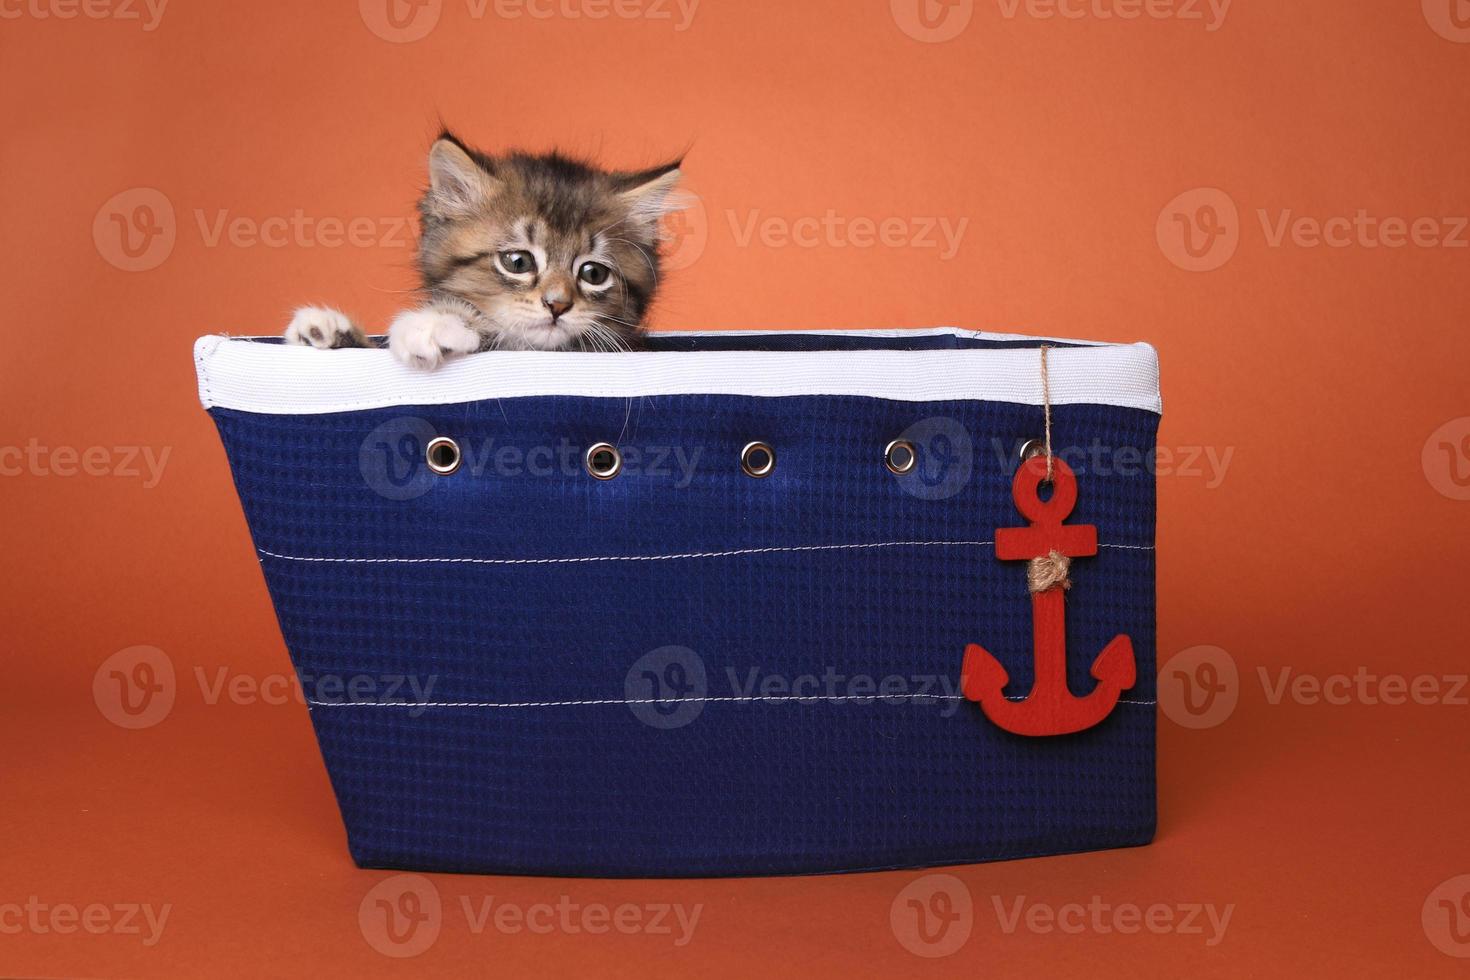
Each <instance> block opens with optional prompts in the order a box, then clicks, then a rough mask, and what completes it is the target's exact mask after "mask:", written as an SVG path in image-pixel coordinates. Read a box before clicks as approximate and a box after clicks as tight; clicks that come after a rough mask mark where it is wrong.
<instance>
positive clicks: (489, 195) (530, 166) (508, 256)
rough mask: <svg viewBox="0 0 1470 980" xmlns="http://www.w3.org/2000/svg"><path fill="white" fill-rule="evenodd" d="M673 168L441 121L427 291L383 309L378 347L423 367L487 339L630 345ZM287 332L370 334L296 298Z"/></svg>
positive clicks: (333, 341) (298, 336) (309, 338)
mask: <svg viewBox="0 0 1470 980" xmlns="http://www.w3.org/2000/svg"><path fill="white" fill-rule="evenodd" d="M678 180H679V162H678V161H674V162H672V163H668V164H664V165H663V166H659V167H654V168H652V169H650V170H642V171H636V172H622V171H606V170H600V169H598V168H596V167H593V166H591V165H590V164H587V163H583V162H580V161H577V160H572V159H569V158H567V157H564V156H561V155H560V154H555V153H552V154H547V155H533V154H528V153H509V154H505V155H502V156H489V155H487V154H484V153H481V152H479V151H478V150H475V149H473V148H471V147H469V146H466V145H465V144H464V143H462V142H460V140H459V139H457V138H456V137H455V136H454V135H453V134H451V133H448V132H445V133H443V134H441V135H440V137H439V138H438V139H437V140H435V142H434V145H433V147H432V148H431V149H430V150H429V188H428V190H426V191H425V192H424V195H423V197H422V198H421V199H420V201H419V221H420V237H419V249H418V268H419V274H420V276H421V278H422V290H423V293H424V296H425V298H426V302H425V303H424V305H422V306H420V307H418V308H417V309H412V310H406V311H404V312H403V313H400V314H399V315H398V316H397V317H396V318H395V319H394V320H393V322H392V324H391V325H390V326H389V327H388V346H389V348H390V349H391V350H392V351H393V352H394V354H396V355H397V356H398V357H399V358H400V359H402V360H403V361H404V362H405V363H407V364H410V365H413V366H414V367H418V368H426V369H427V368H434V367H437V366H438V365H439V364H440V363H441V362H442V361H443V360H444V358H446V357H450V356H453V355H457V354H469V353H473V352H475V351H481V350H490V349H495V348H500V349H510V350H585V351H613V350H630V349H633V348H635V347H636V346H637V345H638V339H639V336H640V334H641V331H642V327H643V323H644V320H645V318H646V316H647V314H648V310H649V307H650V306H651V305H652V303H653V299H654V294H655V293H656V291H657V288H658V281H659V257H658V240H659V221H660V219H661V218H662V217H663V216H664V215H665V214H667V213H668V212H669V211H671V210H674V209H675V207H676V206H677V205H676V203H675V199H674V197H673V191H674V188H675V186H676V184H677V183H678ZM285 339H286V342H287V343H290V344H305V345H309V346H312V347H319V348H339V347H369V346H372V344H371V341H369V340H368V339H367V338H366V337H365V336H364V334H363V332H362V330H361V329H360V328H359V327H358V326H357V325H356V324H355V323H353V322H352V320H351V319H350V318H349V317H347V316H346V315H345V314H343V313H341V312H340V311H338V310H334V309H330V308H327V307H316V306H309V307H302V308H301V309H299V310H297V311H296V314H295V316H294V317H293V318H292V320H291V323H290V325H289V326H288V327H287V328H286V334H285Z"/></svg>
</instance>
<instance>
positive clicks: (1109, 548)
mask: <svg viewBox="0 0 1470 980" xmlns="http://www.w3.org/2000/svg"><path fill="white" fill-rule="evenodd" d="M1043 344H1045V345H1047V346H1049V347H1050V348H1051V349H1050V350H1049V351H1048V353H1047V355H1046V357H1047V359H1048V366H1047V374H1048V381H1049V385H1048V386H1047V387H1048V391H1047V394H1046V396H1045V397H1046V400H1049V402H1050V403H1051V406H1052V416H1053V422H1052V439H1053V445H1054V446H1055V447H1056V449H1057V452H1058V453H1059V454H1060V456H1061V458H1062V459H1064V460H1065V461H1067V462H1069V463H1070V464H1071V466H1072V469H1073V470H1075V471H1076V473H1077V480H1078V486H1079V488H1080V500H1079V502H1078V504H1077V507H1076V510H1075V511H1074V512H1073V514H1072V515H1071V517H1070V519H1069V523H1074V524H1076V523H1081V524H1093V525H1096V527H1097V529H1098V541H1099V549H1098V553H1097V555H1096V557H1090V558H1078V559H1077V560H1075V561H1074V563H1073V565H1072V571H1071V577H1072V581H1073V587H1072V588H1071V590H1070V591H1069V592H1068V593H1066V616H1067V643H1068V645H1069V649H1070V650H1071V653H1070V655H1069V656H1068V661H1067V663H1068V666H1067V672H1068V676H1067V686H1068V687H1069V688H1070V690H1071V691H1073V692H1075V693H1076V694H1078V695H1083V694H1086V693H1087V692H1088V691H1091V690H1092V689H1093V687H1094V686H1096V684H1097V682H1096V681H1094V680H1093V678H1092V677H1091V676H1090V675H1089V665H1090V664H1091V661H1092V658H1093V656H1095V655H1096V654H1097V652H1098V651H1099V650H1102V649H1103V647H1104V646H1105V645H1106V644H1107V643H1108V641H1109V640H1110V639H1111V638H1113V637H1114V636H1115V635H1117V634H1119V633H1126V634H1127V635H1128V636H1130V637H1131V638H1132V641H1133V647H1134V650H1135V652H1136V661H1137V680H1136V683H1135V684H1134V685H1133V686H1132V687H1131V688H1130V689H1129V690H1126V691H1124V692H1123V695H1122V699H1121V701H1120V702H1119V703H1118V704H1117V705H1116V706H1115V707H1114V709H1113V710H1112V712H1111V714H1109V715H1108V716H1107V717H1106V718H1105V719H1104V720H1103V721H1102V722H1101V723H1100V724H1098V725H1096V726H1095V727H1092V728H1089V729H1087V730H1085V731H1081V732H1077V733H1074V734H1070V735H1060V736H1054V737H1042V738H1037V737H1027V736H1021V735H1015V734H1011V733H1010V732H1008V731H1005V730H1003V729H1001V728H1000V727H998V726H997V725H996V724H995V723H993V722H992V721H990V720H989V719H988V718H987V717H986V715H985V713H984V712H983V711H982V710H981V708H980V706H979V705H977V704H975V703H974V702H973V701H970V700H966V699H965V698H964V697H963V695H962V694H961V693H960V664H961V659H962V657H963V655H964V652H965V648H966V645H967V644H970V643H982V644H984V646H985V647H986V649H988V650H989V651H991V652H992V653H993V654H994V655H995V656H996V657H997V658H998V659H999V660H1000V661H1001V662H1002V663H1003V664H1004V667H1005V669H1006V671H1007V673H1008V675H1009V678H1010V686H1009V687H1007V688H1006V695H1007V697H1008V698H1010V699H1012V700H1021V699H1023V698H1025V697H1026V695H1027V693H1028V691H1030V690H1031V685H1032V678H1033V652H1032V651H1033V638H1032V614H1031V606H1030V597H1029V594H1028V592H1027V587H1026V568H1025V565H1024V563H1023V562H1020V563H1018V562H1015V561H1001V560H998V559H997V556H996V553H995V547H994V545H993V541H994V540H995V537H996V534H995V532H996V530H997V529H998V528H1006V527H1016V526H1024V525H1025V524H1026V521H1025V519H1023V518H1022V517H1021V515H1020V514H1019V513H1017V510H1016V506H1015V504H1014V502H1013V501H1012V495H1011V488H1012V487H1011V485H1012V477H1013V475H1014V473H1015V471H1016V468H1017V465H1018V461H1019V452H1018V450H1019V448H1020V447H1021V445H1022V444H1023V443H1025V442H1026V441H1028V440H1032V439H1038V438H1040V437H1041V436H1042V432H1043V428H1044V409H1043V400H1044V396H1043V384H1042V376H1041V363H1042V361H1043V357H1042V352H1041V350H1040V348H1041V347H1042V346H1043ZM651 348H652V349H651V350H649V351H646V352H639V353H632V354H582V353H547V352H492V353H486V354H478V355H473V356H471V357H466V358H462V359H459V360H455V361H452V362H450V363H449V364H447V365H445V366H444V367H443V368H442V369H441V370H439V371H436V372H433V373H422V372H414V371H411V370H410V369H408V368H406V367H403V366H401V365H399V364H398V363H397V362H396V361H395V359H394V358H393V357H392V355H391V354H390V353H389V352H387V351H385V350H338V351H318V350H314V349H311V348H303V347H289V346H285V345H282V344H279V343H275V342H271V341H265V340H259V339H238V338H237V339H231V338H225V337H214V336H212V337H205V338H202V339H200V340H199V341H198V343H197V344H196V346H195V360H196V364H197V367H198V375H199V392H200V398H201V400H202V402H203V404H204V406H205V408H207V409H208V410H209V412H210V414H211V415H212V416H213V418H214V420H215V422H216V423H217V425H218V427H219V432H220V437H221V439H222V441H223V443H224V447H225V451H226V453H227V455H228V457H229V462H230V466H231V469H232V470H233V473H234V479H235V485H236V488H237V489H238V492H239V495H240V501H241V504H242V505H243V508H244V512H245V517H246V520H247V522H248V524H249V527H250V533H251V536H252V537H253V539H254V545H255V549H256V552H257V554H258V556H259V559H260V564H261V568H262V570H263V571H264V573H265V582H266V585H267V587H268V588H269V590H270V595H271V599H272V601H273V602H274V604H275V610H276V615H277V617H278V619H279V621H280V625H281V631H282V633H283V635H284V637H285V641H286V645H287V647H288V648H289V650H290V654H291V658H292V661H293V662H294V665H295V668H296V670H297V673H298V675H299V676H300V678H301V681H302V684H303V687H304V689H305V692H306V695H307V702H308V706H309V709H310V712H311V720H312V724H313V726H314V727H315V731H316V735H317V739H318V741H319V743H320V747H321V751H322V756H323V758H324V759H325V761H326V766H327V771H328V773H329V774H330V777H331V781H332V786H333V788H334V790H335V792H336V796H337V800H338V803H339V805H340V807H341V810H342V816H343V820H344V822H345V823H346V827H347V836H348V843H349V847H350V850H351V853H352V856H353V858H354V860H356V862H357V863H358V864H359V865H362V866H364V867H380V868H405V869H419V870H437V871H467V872H497V873H508V874H548V875H597V876H672V875H678V876H684V875H688V876H707V875H763V874H795V873H815V872H835V871H858V870H869V869H881V868H897V867H917V866H926V865H944V864H960V863H968V862H976V861H989V860H996V859H1004V858H1017V857H1027V856H1033V855H1043V854H1056V853H1062V852H1071V851H1082V850H1090V849H1096V848H1107V847H1120V846H1127V845H1137V844H1143V843H1146V842H1148V841H1149V840H1150V839H1151V838H1152V836H1153V832H1154V822H1155V790H1154V717H1155V708H1154V700H1155V695H1154V653H1155V651H1154V551H1153V545H1154V513H1155V496H1154V478H1153V475H1152V468H1151V467H1150V466H1149V465H1148V461H1149V460H1151V459H1152V454H1153V450H1154V440H1155V433H1156V430H1157V425H1158V419H1159V412H1160V401H1159V390H1158V366H1157V358H1156V355H1155V353H1154V351H1153V350H1152V348H1150V347H1148V346H1147V345H1142V344H1137V345H1107V344H1087V343H1081V342H1076V341H1061V340H1046V341H1042V340H1039V339H1034V338H1025V337H1018V336H1013V335H999V334H985V333H975V332H970V331H961V330H951V329H937V330H913V331H864V332H853V333H825V332H824V333H795V334H793V333H760V332H740V333H721V334H692V333H677V334H667V335H662V336H655V337H654V338H653V340H652V341H651ZM439 437H446V438H448V439H451V440H453V443H454V447H449V448H448V449H446V450H442V451H441V452H443V455H441V456H439V457H436V460H437V462H438V463H439V464H440V468H444V467H443V464H446V463H448V462H452V457H453V454H454V449H455V448H457V450H458V455H459V460H460V463H459V467H458V469H457V470H456V471H455V472H452V473H447V474H443V475H441V474H438V473H436V472H434V470H433V468H432V467H431V466H430V465H429V461H428V458H427V454H428V451H429V443H430V441H431V440H433V439H436V438H439ZM896 440H898V441H903V442H907V443H908V444H910V445H911V446H912V447H913V452H914V455H915V456H916V458H917V465H916V466H914V468H913V469H912V470H910V471H908V472H893V469H899V470H902V469H903V463H904V462H905V460H904V459H903V454H902V451H901V449H900V451H899V452H898V454H897V456H896V457H895V458H894V459H893V460H888V459H887V458H886V456H885V454H886V453H887V452H888V447H889V446H890V444H892V443H894V442H895V441H896ZM752 442H761V443H764V444H766V445H767V446H769V447H770V449H771V450H772V451H773V453H774V467H773V468H772V470H771V472H770V473H769V474H768V475H767V476H765V477H763V478H757V477H752V476H750V475H747V473H746V472H744V471H743V469H742V465H741V461H742V452H743V450H744V448H745V447H746V446H747V445H748V444H750V443H752ZM598 443H606V444H610V445H613V446H615V447H617V448H618V449H619V451H620V453H621V460H622V468H621V471H620V472H619V473H618V474H617V475H616V476H615V477H614V478H612V479H597V478H594V477H593V476H592V475H591V474H589V472H588V469H587V466H586V460H585V458H584V457H585V454H586V452H587V450H588V449H589V448H590V447H592V446H594V445H595V444H598ZM757 455H758V454H757ZM612 458H613V457H612V456H611V455H604V456H601V457H599V458H598V460H596V461H595V462H601V463H605V462H608V461H610V460H611V459H612ZM759 461H760V460H755V462H759ZM890 461H891V462H893V463H894V464H895V465H894V466H893V467H892V468H890V466H888V465H887V463H888V462H890Z"/></svg>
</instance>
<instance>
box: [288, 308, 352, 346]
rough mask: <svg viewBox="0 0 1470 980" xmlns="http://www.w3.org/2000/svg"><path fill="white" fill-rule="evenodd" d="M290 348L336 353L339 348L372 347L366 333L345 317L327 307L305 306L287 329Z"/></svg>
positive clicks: (298, 311) (292, 318) (292, 319)
mask: <svg viewBox="0 0 1470 980" xmlns="http://www.w3.org/2000/svg"><path fill="white" fill-rule="evenodd" d="M285 340H286V343H288V344H298V345H300V346H302V347H315V348H317V349H319V350H332V349H335V348H338V347H370V346H372V345H371V344H369V343H368V339H367V337H366V336H365V335H364V334H363V332H362V330H361V329H360V328H359V327H358V326H357V324H355V323H353V322H352V321H351V320H349V319H348V318H347V317H346V315H345V314H342V313H339V312H338V311H336V310H333V309H328V308H327V307H325V306H303V307H301V308H300V309H299V310H297V311H296V315H295V316H293V317H291V323H290V324H289V325H288V326H287V327H286V334H285Z"/></svg>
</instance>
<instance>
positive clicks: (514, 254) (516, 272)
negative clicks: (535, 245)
mask: <svg viewBox="0 0 1470 980" xmlns="http://www.w3.org/2000/svg"><path fill="white" fill-rule="evenodd" d="M495 260H496V261H497V262H499V263H500V268H501V269H502V270H503V271H504V272H505V273H506V274H507V275H512V276H527V275H530V274H531V273H533V272H535V271H536V256H534V255H532V254H531V253H530V252H527V251H524V250H522V249H514V250H512V251H509V252H501V253H500V254H499V255H497V256H495Z"/></svg>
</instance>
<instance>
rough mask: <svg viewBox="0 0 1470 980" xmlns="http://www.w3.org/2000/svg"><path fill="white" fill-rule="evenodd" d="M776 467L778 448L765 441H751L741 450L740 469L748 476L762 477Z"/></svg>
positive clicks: (768, 474) (769, 473)
mask: <svg viewBox="0 0 1470 980" xmlns="http://www.w3.org/2000/svg"><path fill="white" fill-rule="evenodd" d="M775 468H776V450H774V449H772V448H771V447H770V446H768V445H766V444H765V443H764V442H749V443H746V444H745V448H744V449H742V450H740V469H741V470H742V471H743V472H744V473H745V475H746V476H753V477H755V478H756V479H761V478H764V477H767V476H770V475H771V471H773V470H774V469H775Z"/></svg>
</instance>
